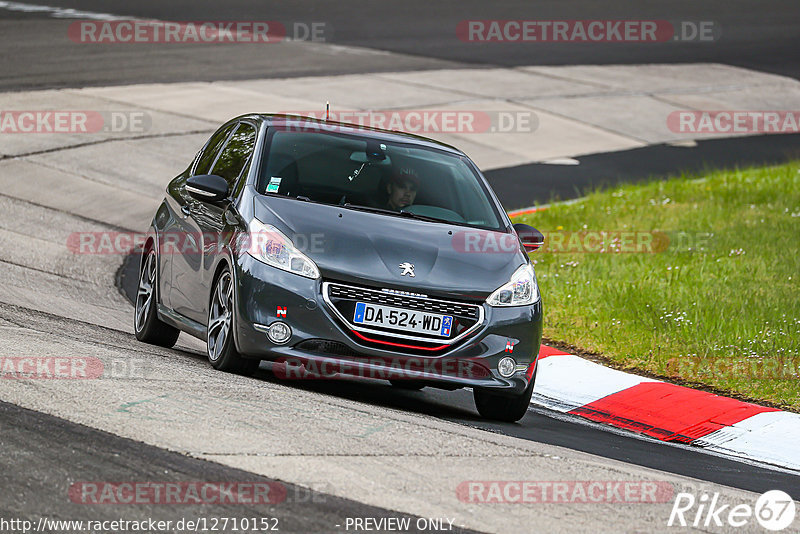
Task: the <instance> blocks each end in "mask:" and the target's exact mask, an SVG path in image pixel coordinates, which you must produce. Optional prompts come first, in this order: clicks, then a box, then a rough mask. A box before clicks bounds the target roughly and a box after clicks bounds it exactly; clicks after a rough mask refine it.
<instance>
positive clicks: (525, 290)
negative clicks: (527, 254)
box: [486, 263, 539, 306]
mask: <svg viewBox="0 0 800 534" xmlns="http://www.w3.org/2000/svg"><path fill="white" fill-rule="evenodd" d="M537 300H539V286H538V285H537V284H536V273H535V272H534V271H533V265H531V264H530V263H527V264H525V265H523V266H522V267H520V268H519V269H517V270H516V271H515V272H514V274H513V275H512V276H511V280H510V281H509V282H508V283H507V284H505V285H503V286H500V287H499V288H498V289H497V291H495V292H494V293H492V294H491V295H489V298H488V299H486V304H488V305H489V306H524V305H526V304H533V303H534V302H536V301H537Z"/></svg>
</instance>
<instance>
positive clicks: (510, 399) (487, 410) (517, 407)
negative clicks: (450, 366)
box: [472, 371, 536, 423]
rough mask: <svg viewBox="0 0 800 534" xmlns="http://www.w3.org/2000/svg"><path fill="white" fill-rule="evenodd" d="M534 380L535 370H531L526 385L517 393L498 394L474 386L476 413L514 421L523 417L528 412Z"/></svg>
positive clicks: (489, 417)
mask: <svg viewBox="0 0 800 534" xmlns="http://www.w3.org/2000/svg"><path fill="white" fill-rule="evenodd" d="M535 381H536V371H534V372H533V377H532V378H531V382H530V384H528V387H527V388H526V389H525V391H523V392H522V393H520V394H519V395H500V394H498V393H492V392H491V391H489V390H486V389H480V388H475V389H474V390H473V391H472V395H473V397H474V399H475V407H476V408H477V409H478V413H479V414H481V416H482V417H485V418H486V419H493V420H495V421H505V422H508V423H515V422H517V421H519V420H520V419H522V418H523V417H525V414H526V413H527V412H528V406H530V404H531V396H532V395H533V384H534V382H535Z"/></svg>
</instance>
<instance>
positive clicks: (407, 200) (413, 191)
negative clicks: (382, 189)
mask: <svg viewBox="0 0 800 534" xmlns="http://www.w3.org/2000/svg"><path fill="white" fill-rule="evenodd" d="M386 190H387V192H388V193H389V201H388V204H389V207H390V208H391V209H393V210H398V211H399V210H400V208H403V207H405V206H409V205H411V204H413V203H414V199H415V198H416V197H417V186H416V185H414V183H413V182H411V181H410V180H403V181H402V182H400V183H396V182H389V184H388V185H387V186H386Z"/></svg>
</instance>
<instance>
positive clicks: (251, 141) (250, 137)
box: [211, 123, 256, 188]
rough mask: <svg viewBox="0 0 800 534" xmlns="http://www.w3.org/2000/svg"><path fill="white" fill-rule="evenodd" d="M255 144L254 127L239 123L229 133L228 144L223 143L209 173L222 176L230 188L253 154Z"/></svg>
mask: <svg viewBox="0 0 800 534" xmlns="http://www.w3.org/2000/svg"><path fill="white" fill-rule="evenodd" d="M255 145H256V129H255V128H254V127H253V126H251V125H250V124H247V123H241V124H239V127H238V128H237V129H236V131H235V132H233V135H231V138H230V140H229V141H228V144H227V145H225V148H224V149H223V151H222V153H221V154H220V155H219V158H217V162H216V163H215V164H214V170H213V171H212V172H211V174H216V175H217V176H222V177H223V178H225V180H226V181H227V182H228V185H229V186H230V187H231V188H232V187H233V186H234V185H235V184H236V179H237V178H238V177H239V175H240V174H241V172H242V169H244V166H245V164H246V163H247V162H248V161H249V159H250V156H251V155H252V154H253V148H255Z"/></svg>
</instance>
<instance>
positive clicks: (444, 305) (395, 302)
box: [328, 283, 479, 320]
mask: <svg viewBox="0 0 800 534" xmlns="http://www.w3.org/2000/svg"><path fill="white" fill-rule="evenodd" d="M328 295H329V296H330V298H332V299H348V300H357V301H360V302H370V303H373V304H383V305H386V306H396V307H398V308H408V309H411V310H419V311H425V312H429V313H440V314H442V315H457V316H461V317H468V318H470V319H475V320H477V319H478V317H479V315H478V314H479V312H478V306H477V305H474V304H461V303H458V302H448V301H443V300H435V299H430V298H427V297H406V296H403V295H396V294H392V293H387V292H384V291H379V290H374V289H364V288H360V287H354V286H346V285H342V284H333V283H332V284H329V286H328Z"/></svg>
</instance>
